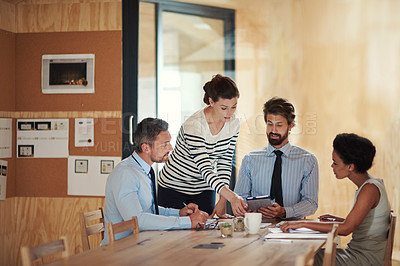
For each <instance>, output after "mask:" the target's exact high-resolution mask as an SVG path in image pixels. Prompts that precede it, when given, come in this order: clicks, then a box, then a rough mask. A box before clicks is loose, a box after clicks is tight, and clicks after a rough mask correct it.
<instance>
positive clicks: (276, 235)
mask: <svg viewBox="0 0 400 266" xmlns="http://www.w3.org/2000/svg"><path fill="white" fill-rule="evenodd" d="M269 231H270V233H269V234H267V235H266V236H265V238H266V239H326V238H327V237H328V233H321V232H319V231H315V230H311V229H308V228H304V227H302V228H298V229H290V230H289V233H284V232H282V230H281V229H280V228H276V227H275V228H269Z"/></svg>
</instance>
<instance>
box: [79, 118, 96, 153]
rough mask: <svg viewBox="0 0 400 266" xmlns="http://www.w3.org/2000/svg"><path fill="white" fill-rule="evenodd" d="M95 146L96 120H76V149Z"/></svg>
mask: <svg viewBox="0 0 400 266" xmlns="http://www.w3.org/2000/svg"><path fill="white" fill-rule="evenodd" d="M93 146H94V119H93V118H76V119H75V147H93Z"/></svg>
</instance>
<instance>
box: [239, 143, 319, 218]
mask: <svg viewBox="0 0 400 266" xmlns="http://www.w3.org/2000/svg"><path fill="white" fill-rule="evenodd" d="M274 150H275V148H274V147H272V146H271V145H270V144H268V146H266V147H264V148H263V149H260V150H255V151H252V152H249V153H248V154H246V155H245V157H244V158H243V160H242V165H241V167H240V171H239V176H238V180H237V183H236V186H235V192H236V193H237V194H238V195H240V196H242V197H243V198H244V199H246V197H249V196H253V197H254V196H264V195H269V194H270V190H271V181H272V172H273V170H274V164H275V159H276V155H275V153H274ZM280 151H282V152H283V154H282V196H283V205H284V207H285V210H286V218H292V217H295V218H302V217H305V216H307V215H311V214H313V213H315V211H316V210H317V208H318V179H319V178H318V176H319V174H318V162H317V159H316V157H315V156H314V155H313V154H312V153H310V152H309V151H306V150H304V149H302V148H299V147H297V146H293V145H291V144H290V143H287V144H286V145H285V146H283V147H282V148H280Z"/></svg>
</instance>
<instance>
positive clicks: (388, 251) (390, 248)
mask: <svg viewBox="0 0 400 266" xmlns="http://www.w3.org/2000/svg"><path fill="white" fill-rule="evenodd" d="M395 229H396V215H394V213H393V210H392V211H391V212H390V221H389V231H388V239H387V243H386V251H385V257H384V259H383V264H384V265H385V266H391V265H392V252H393V242H394V233H395Z"/></svg>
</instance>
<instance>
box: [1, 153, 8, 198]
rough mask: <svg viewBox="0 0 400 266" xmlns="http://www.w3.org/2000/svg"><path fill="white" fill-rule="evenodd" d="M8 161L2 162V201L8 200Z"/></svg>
mask: <svg viewBox="0 0 400 266" xmlns="http://www.w3.org/2000/svg"><path fill="white" fill-rule="evenodd" d="M7 163H8V162H7V161H3V160H0V200H5V199H6V191H7V172H8V168H7Z"/></svg>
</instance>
